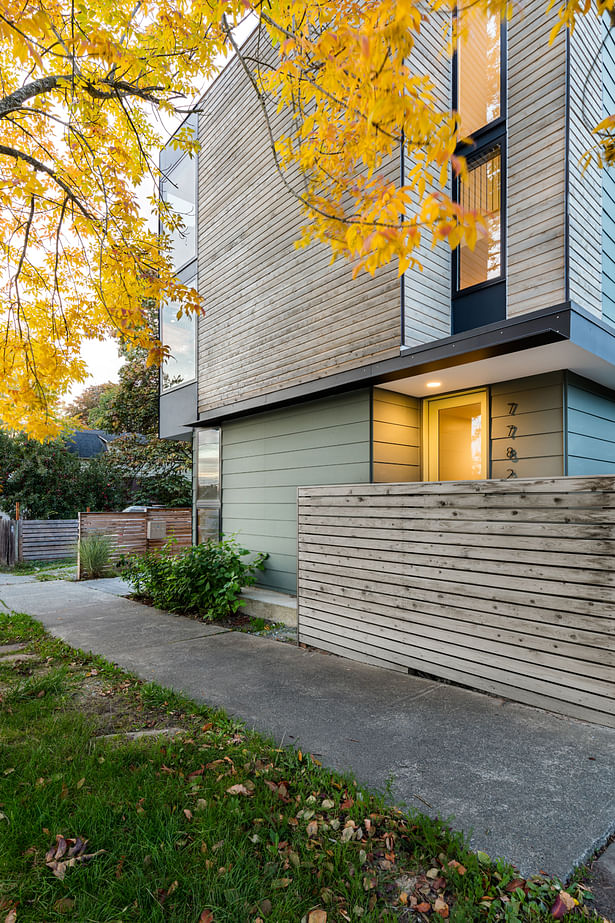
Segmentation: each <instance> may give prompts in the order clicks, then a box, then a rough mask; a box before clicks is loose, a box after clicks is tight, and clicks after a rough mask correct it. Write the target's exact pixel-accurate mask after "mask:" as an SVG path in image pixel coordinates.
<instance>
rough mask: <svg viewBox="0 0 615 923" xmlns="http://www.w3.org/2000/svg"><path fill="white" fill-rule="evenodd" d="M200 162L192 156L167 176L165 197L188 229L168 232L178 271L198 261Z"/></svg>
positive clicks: (184, 158) (163, 184)
mask: <svg viewBox="0 0 615 923" xmlns="http://www.w3.org/2000/svg"><path fill="white" fill-rule="evenodd" d="M196 163H197V161H196V158H195V157H189V156H188V155H186V156H184V157H182V159H181V160H180V161H179V163H178V164H177V165H176V166H175V167H173V168H172V169H171V170H168V171H167V172H166V175H165V178H164V180H163V182H162V197H163V199H164V201H165V202H168V203H169V205H171V207H172V208H173V211H174V212H175V213H176V214H178V215H179V216H180V217H181V219H182V221H183V224H184V226H183V227H182V228H179V229H177V230H175V231H168V233H169V234H170V236H171V254H172V262H173V268H174V269H176V270H178V269H181V267H182V266H185V264H186V263H188V262H189V261H190V260H193V259H194V258H195V257H196Z"/></svg>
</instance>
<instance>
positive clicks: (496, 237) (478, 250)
mask: <svg viewBox="0 0 615 923" xmlns="http://www.w3.org/2000/svg"><path fill="white" fill-rule="evenodd" d="M501 167H502V155H501V150H500V147H499V146H497V147H494V148H492V149H491V150H490V151H488V152H487V153H486V154H483V155H481V156H480V157H478V158H476V159H475V160H473V161H470V162H469V163H468V175H467V178H466V179H465V180H464V181H463V182H461V183H460V188H459V201H460V203H461V205H462V206H463V208H464V209H468V210H473V211H478V212H480V213H481V214H482V215H483V217H484V222H485V226H486V233H484V234H481V235H479V237H478V240H477V241H476V245H475V247H474V249H473V250H471V249H470V248H469V247H468V246H467V244H462V245H461V246H460V247H459V288H460V289H464V288H468V287H469V286H470V285H478V284H479V283H480V282H487V281H489V280H490V279H497V278H499V277H500V275H501V273H502V240H501V187H502V171H501Z"/></svg>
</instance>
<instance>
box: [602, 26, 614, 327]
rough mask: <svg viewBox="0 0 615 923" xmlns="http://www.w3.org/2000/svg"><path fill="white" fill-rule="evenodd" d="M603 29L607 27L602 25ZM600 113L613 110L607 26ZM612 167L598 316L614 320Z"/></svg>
mask: <svg viewBox="0 0 615 923" xmlns="http://www.w3.org/2000/svg"><path fill="white" fill-rule="evenodd" d="M604 28H605V32H606V31H607V27H606V25H605V27H604ZM602 81H603V83H602V86H603V103H604V115H610V114H611V113H613V112H615V36H614V35H613V31H612V30H610V31H609V34H608V35H607V36H606V38H605V43H604V50H603V53H602ZM614 219H615V168H614V167H607V168H606V169H604V170H603V171H602V316H603V317H604V319H605V320H607V321H609V322H610V323H611V324H615V220H614Z"/></svg>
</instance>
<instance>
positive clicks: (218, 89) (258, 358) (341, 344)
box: [198, 36, 401, 412]
mask: <svg viewBox="0 0 615 923" xmlns="http://www.w3.org/2000/svg"><path fill="white" fill-rule="evenodd" d="M256 41H257V37H256V36H254V37H252V38H251V39H249V40H248V42H247V44H246V46H245V53H246V54H248V55H249V54H251V53H254V52H255V51H256ZM260 54H261V56H262V50H261V52H260ZM271 110H272V111H271V119H272V124H273V130H274V132H275V133H276V135H277V134H279V133H281V132H282V131H283V130H284V128H285V122H284V119H288V115H285V114H283V113H282V114H276V112H275V105H272V107H271ZM199 137H200V138H201V144H202V147H201V152H200V155H199V191H198V194H199V229H198V230H199V280H198V285H199V290H200V291H201V292H202V293H203V295H204V297H205V303H206V313H205V315H204V316H203V317H202V318H201V319H200V321H199V411H200V412H203V411H205V410H208V409H211V408H215V407H217V406H220V405H223V404H224V405H226V404H231V403H233V402H235V401H239V400H243V399H247V398H251V397H254V396H257V395H261V394H266V393H268V392H271V391H274V390H276V389H278V388H283V387H290V386H292V385H296V384H299V383H301V382H306V381H311V380H314V379H317V378H320V377H323V376H326V375H331V374H334V373H336V372H339V371H342V370H344V369H349V368H354V367H357V366H360V365H361V364H363V363H364V362H365V360H366V359H369V360H370V361H373V360H377V359H383V358H386V357H390V356H395V355H398V354H399V347H400V345H401V333H400V315H401V296H400V284H399V279H398V278H397V269H396V266H395V265H391V266H389V267H386V268H384V269H383V270H382V271H379V272H378V273H377V274H376V276H375V277H374V278H372V277H371V276H369V275H367V274H366V273H361V274H360V275H359V276H358V277H357V278H356V279H354V280H353V279H352V267H351V266H350V265H349V264H348V263H347V262H345V261H344V260H339V261H338V262H336V263H335V264H334V265H330V259H331V253H330V250H329V249H328V248H326V247H324V246H322V245H316V244H314V245H311V246H310V247H308V248H306V249H303V250H296V249H295V248H294V243H295V241H296V240H297V239H298V238H299V236H300V226H301V222H302V214H301V205H300V203H299V202H298V201H297V199H296V198H295V197H293V195H291V194H290V193H289V192H288V191H287V190H286V189H285V187H284V185H283V183H282V180H281V179H280V177H279V175H278V173H277V171H276V168H275V165H274V163H273V159H272V156H271V152H270V149H269V141H268V137H267V132H266V126H265V124H264V119H263V116H262V113H261V111H260V109H259V105H258V102H257V100H256V98H255V95H254V92H253V90H252V87H251V86H250V85H249V84H248V82H247V79H246V77H245V75H244V73H243V71H242V69H241V67H240V65H239V63H238V61H237V60H233V61H231V62H230V63H229V65H228V66H227V67H226V68H225V70H224V71H223V72H222V74H221V75H220V77H219V78H218V79H217V80H216V81H215V82H214V83H213V84H212V86H211V87H210V89H209V90H208V92H207V93H206V95H205V97H204V99H203V102H202V114H201V117H200V125H199ZM389 169H390V171H391V176H392V177H393V176H395V177H397V176H398V174H399V158H398V157H395V158H394V159H393V160H392V161H391V164H390V166H389ZM288 179H289V181H290V182H291V183H293V184H294V185H295V187H296V188H298V189H299V188H300V182H299V181H298V179H297V177H296V176H294V175H293V174H292V173H289V174H288Z"/></svg>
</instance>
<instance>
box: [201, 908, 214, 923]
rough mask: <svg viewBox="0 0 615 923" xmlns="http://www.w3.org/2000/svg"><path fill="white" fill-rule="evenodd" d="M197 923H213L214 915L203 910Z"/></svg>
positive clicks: (209, 911)
mask: <svg viewBox="0 0 615 923" xmlns="http://www.w3.org/2000/svg"><path fill="white" fill-rule="evenodd" d="M199 923H214V915H213V913H212V912H211V910H204V911H203V912H202V914H201V916H200V917H199Z"/></svg>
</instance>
